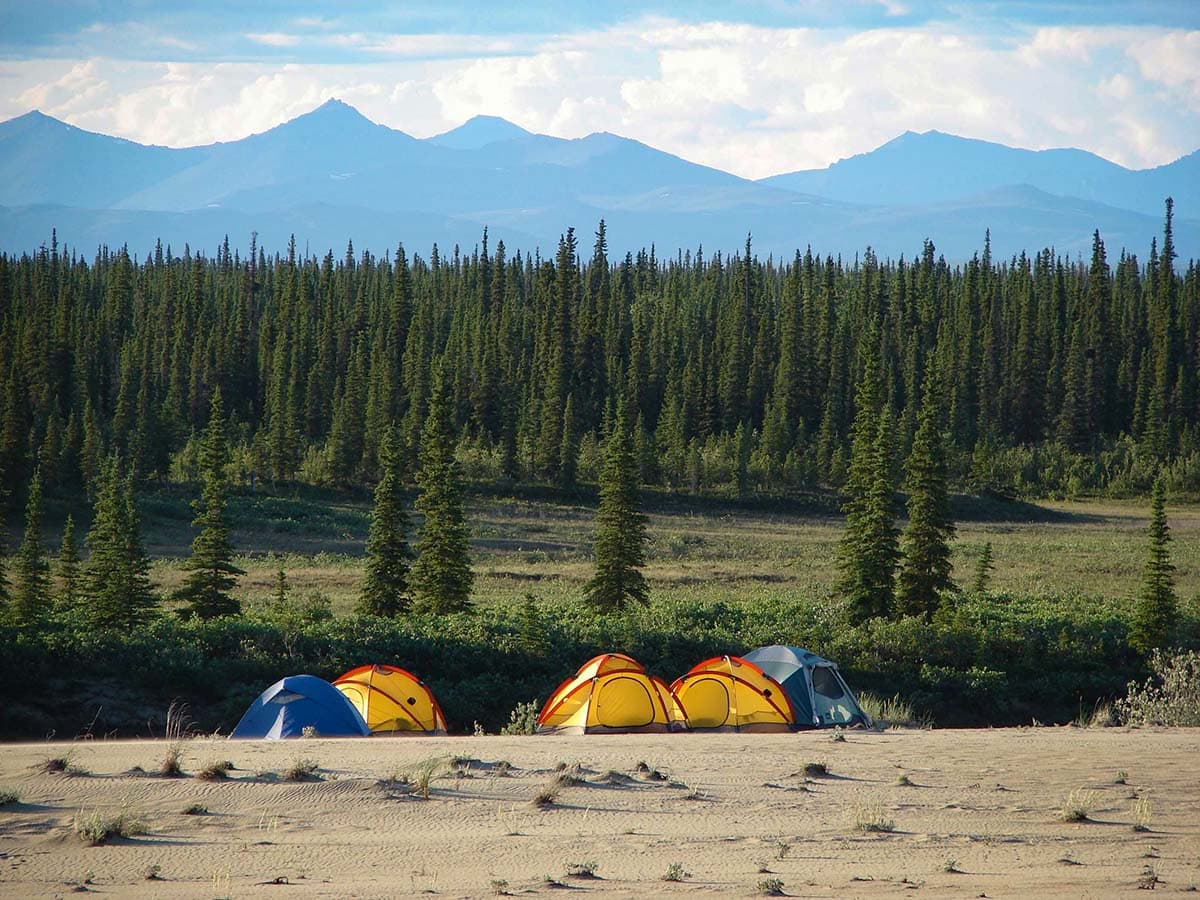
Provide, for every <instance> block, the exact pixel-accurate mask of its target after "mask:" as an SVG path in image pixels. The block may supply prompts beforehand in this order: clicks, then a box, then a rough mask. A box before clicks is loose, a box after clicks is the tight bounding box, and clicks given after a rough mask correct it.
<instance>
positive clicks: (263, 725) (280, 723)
mask: <svg viewBox="0 0 1200 900" xmlns="http://www.w3.org/2000/svg"><path fill="white" fill-rule="evenodd" d="M307 729H311V730H312V732H313V733H315V734H316V735H317V736H319V737H365V736H367V735H369V734H370V733H371V732H370V731H369V730H368V729H367V723H366V722H364V721H363V717H362V716H360V715H359V713H358V710H357V709H355V708H354V706H353V705H352V704H351V703H350V701H349V700H347V699H346V698H345V696H343V695H342V693H341V691H339V690H338V689H337V688H335V687H334V686H333V685H332V684H330V683H329V682H328V681H325V680H324V679H321V678H317V677H316V676H315V675H289V676H287V677H286V678H281V679H279V681H277V682H275V683H274V684H273V685H271V686H270V687H269V688H267V689H266V690H265V691H263V692H262V693H261V694H259V696H258V699H257V700H255V701H254V702H253V703H251V704H250V708H249V709H247V710H246V713H245V715H243V716H242V718H241V721H240V722H238V723H237V727H236V728H234V729H233V733H232V734H231V735H229V736H230V737H231V738H246V739H254V738H269V739H278V738H298V737H304V736H305V731H306V730H307Z"/></svg>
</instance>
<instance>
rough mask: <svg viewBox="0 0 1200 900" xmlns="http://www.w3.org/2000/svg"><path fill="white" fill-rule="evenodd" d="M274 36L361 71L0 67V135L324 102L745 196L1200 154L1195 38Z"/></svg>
mask: <svg viewBox="0 0 1200 900" xmlns="http://www.w3.org/2000/svg"><path fill="white" fill-rule="evenodd" d="M896 14H897V15H901V14H903V13H902V12H900V11H899V10H897V11H896ZM292 24H294V25H296V26H297V27H300V28H308V29H310V30H309V31H306V32H304V36H303V38H300V37H299V36H294V35H290V34H283V33H276V32H267V33H262V34H254V35H249V37H251V38H252V39H255V40H258V41H259V42H260V43H267V44H270V42H271V41H277V43H276V44H275V46H286V44H285V43H282V42H283V41H287V40H291V39H292V38H293V37H294V38H295V40H297V41H302V43H303V45H304V46H312V45H313V42H324V43H326V44H333V45H337V46H339V47H341V48H342V49H343V51H344V52H347V53H351V54H358V55H359V56H360V57H365V58H367V59H369V60H370V61H369V62H360V63H346V64H338V65H332V64H324V65H318V64H311V63H290V64H286V65H281V64H275V63H270V62H257V63H223V64H216V65H214V64H200V63H183V62H169V61H164V62H160V63H132V62H122V61H116V60H111V59H94V60H84V61H74V62H64V61H60V60H28V61H13V60H8V61H0V76H3V77H4V78H5V83H6V84H7V85H9V86H10V88H11V89H10V90H9V91H6V96H0V118H6V117H8V116H10V115H17V114H20V113H22V112H25V111H26V110H27V109H29V108H32V107H34V106H38V107H41V108H42V109H43V110H44V111H45V112H47V113H49V114H51V115H56V116H59V117H60V118H64V119H67V120H68V121H71V122H73V123H74V124H78V125H80V126H81V127H86V128H91V129H93V130H98V131H105V132H109V133H116V134H119V135H121V136H123V137H129V138H132V139H135V140H140V141H145V142H153V143H165V144H170V145H175V146H179V145H186V144H195V143H205V142H209V141H213V140H231V139H235V138H239V137H243V136H245V135H246V134H249V133H251V132H256V131H262V130H264V129H266V128H270V127H272V126H273V125H276V124H278V123H279V122H282V121H284V120H286V119H288V118H291V117H294V116H295V115H298V114H300V113H303V112H306V111H307V110H309V109H311V108H312V107H314V106H316V105H318V104H319V103H321V102H323V101H324V100H326V99H328V98H329V97H334V96H336V97H341V98H342V99H344V100H346V101H347V102H350V103H353V104H354V105H356V106H357V107H358V108H359V109H360V110H361V111H362V112H363V113H364V114H365V115H367V116H368V117H370V118H372V119H374V120H375V121H379V122H382V123H384V124H387V125H390V126H392V127H395V128H400V129H403V130H405V131H407V132H409V133H411V134H414V135H417V136H426V135H430V134H434V133H437V132H440V131H444V130H445V129H447V128H450V127H453V126H455V125H457V124H459V123H460V122H462V121H463V120H465V119H467V118H469V117H470V116H472V115H476V114H480V113H484V114H490V115H498V116H503V117H505V118H508V119H511V120H512V121H514V122H516V123H517V124H519V125H521V126H523V127H525V128H529V129H532V130H536V131H544V132H547V133H551V134H557V135H559V136H562V137H579V136H582V135H584V134H587V133H589V132H592V131H613V132H617V133H620V134H624V135H626V136H628V137H632V138H636V139H637V140H640V141H643V142H645V143H647V144H650V145H652V146H655V147H659V148H661V149H664V150H667V151H669V152H672V153H676V154H678V155H680V156H683V157H685V158H688V159H691V160H694V161H696V162H700V163H704V164H707V165H713V166H718V167H720V168H724V169H728V170H730V171H734V172H737V173H739V174H743V175H747V176H752V177H760V176H763V175H767V174H772V173H775V172H782V171H790V170H793V169H800V168H813V167H820V166H825V165H828V164H829V163H831V162H833V161H835V160H837V159H839V158H844V157H847V156H851V155H853V154H855V153H861V152H864V151H867V150H870V149H872V148H873V147H876V146H878V145H879V144H882V143H884V142H885V141H887V140H890V139H891V138H893V137H895V136H896V135H897V134H899V133H900V132H903V131H905V130H914V131H924V130H927V129H938V130H941V131H948V132H953V133H958V134H964V135H967V136H971V137H978V138H983V139H986V140H995V141H1001V142H1004V143H1009V144H1014V145H1019V146H1026V147H1031V148H1034V149H1041V148H1046V147H1055V146H1067V145H1071V146H1078V147H1083V148H1084V149H1089V150H1092V151H1094V152H1097V153H1100V154H1101V155H1104V156H1106V157H1108V158H1110V159H1113V160H1114V161H1116V162H1120V163H1123V164H1126V165H1131V166H1137V167H1142V166H1150V165H1159V164H1162V163H1165V162H1169V161H1170V160H1172V159H1174V158H1176V157H1177V156H1179V155H1181V154H1183V153H1186V152H1190V151H1191V150H1194V149H1196V145H1197V143H1198V141H1197V136H1198V135H1200V32H1197V31H1190V32H1189V31H1171V30H1167V29H1162V28H1146V27H1138V28H1134V27H1128V28H1117V27H1112V26H1106V27H1097V28H1082V29H1064V28H1039V29H1031V30H1028V31H1025V32H1020V33H1017V34H1015V35H1014V36H1012V37H1011V38H1006V39H1003V40H998V39H997V38H996V37H994V36H992V35H988V34H983V33H974V32H970V31H967V30H964V29H962V28H960V29H958V30H948V29H947V28H946V27H945V26H944V25H934V26H929V27H912V28H908V27H895V28H877V29H873V30H869V31H862V32H857V33H852V32H846V31H828V30H816V29H805V28H794V29H768V28H759V27H754V26H750V25H730V24H726V23H721V22H711V23H703V24H698V25H690V24H682V23H679V22H674V21H670V20H666V19H662V18H650V17H647V18H644V19H641V20H637V21H633V22H626V23H622V24H620V25H616V26H614V27H612V28H609V29H604V30H597V31H591V32H586V33H574V34H566V35H559V36H552V37H536V36H529V35H516V36H506V37H486V36H478V35H475V36H472V35H467V36H464V35H438V34H433V35H407V36H396V35H376V34H366V33H355V32H349V31H344V30H343V31H338V30H335V29H334V28H333V25H334V23H333V22H332V21H330V20H320V21H318V20H314V19H309V20H304V21H303V22H301V21H294V22H293V23H292Z"/></svg>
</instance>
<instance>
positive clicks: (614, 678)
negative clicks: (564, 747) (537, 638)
mask: <svg viewBox="0 0 1200 900" xmlns="http://www.w3.org/2000/svg"><path fill="white" fill-rule="evenodd" d="M686 727H687V717H686V715H685V714H684V712H683V709H682V707H680V706H678V705H677V704H676V703H675V702H674V698H672V697H671V689H670V688H668V687H667V685H666V682H664V681H663V680H662V679H661V678H656V677H654V676H653V675H647V674H646V670H645V669H644V668H642V666H641V664H640V663H638V662H637V661H636V660H634V659H632V658H631V657H628V656H626V655H625V654H624V653H604V654H601V655H600V656H596V657H593V658H592V659H589V660H588V661H587V662H586V663H584V664H583V665H582V666H581V667H580V669H579V671H578V672H576V673H575V675H574V676H573V677H571V678H568V679H567V680H566V681H564V682H563V683H562V684H561V685H559V687H558V690H556V691H555V692H554V693H553V694H552V695H551V697H550V699H549V700H547V701H546V705H545V706H543V707H542V711H541V714H540V715H538V720H537V730H538V732H539V733H553V734H597V733H601V734H603V733H606V732H607V733H623V732H630V731H680V730H683V729H684V728H686Z"/></svg>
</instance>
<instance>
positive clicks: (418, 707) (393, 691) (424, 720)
mask: <svg viewBox="0 0 1200 900" xmlns="http://www.w3.org/2000/svg"><path fill="white" fill-rule="evenodd" d="M333 686H334V687H335V688H337V689H338V690H339V691H341V692H342V693H343V694H345V695H346V699H347V700H349V701H350V703H351V704H352V705H353V706H354V707H355V708H356V709H357V710H358V711H359V712H360V713H361V714H362V717H363V718H364V719H365V720H366V722H367V727H368V728H370V729H371V733H372V734H398V733H415V734H445V733H446V717H445V716H443V715H442V709H441V707H440V706H438V702H437V700H436V699H434V696H433V692H432V691H431V690H429V688H427V687H426V686H425V685H424V683H422V682H421V680H420V679H418V678H417V677H416V676H415V675H413V674H412V673H411V672H406V671H405V670H404V669H398V668H396V667H395V666H383V665H373V666H359V667H358V668H357V669H351V670H350V671H349V672H347V673H346V674H345V675H343V676H341V677H340V678H338V679H337V680H336V681H335V682H334V683H333Z"/></svg>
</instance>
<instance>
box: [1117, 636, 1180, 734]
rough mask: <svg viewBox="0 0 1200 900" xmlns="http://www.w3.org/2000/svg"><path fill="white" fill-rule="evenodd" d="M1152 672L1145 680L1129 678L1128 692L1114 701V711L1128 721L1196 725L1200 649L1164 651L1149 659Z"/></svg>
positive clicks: (1128, 722) (1122, 719)
mask: <svg viewBox="0 0 1200 900" xmlns="http://www.w3.org/2000/svg"><path fill="white" fill-rule="evenodd" d="M1150 668H1151V669H1152V670H1153V671H1154V674H1153V675H1152V676H1151V677H1150V678H1148V679H1146V681H1145V682H1142V683H1140V684H1139V683H1136V682H1130V684H1129V692H1128V694H1127V695H1126V696H1125V698H1124V699H1122V700H1118V701H1117V704H1116V708H1117V715H1118V716H1119V717H1120V719H1121V721H1122V722H1125V723H1126V724H1129V725H1175V726H1181V725H1182V726H1193V727H1194V726H1200V652H1197V651H1195V650H1191V651H1187V652H1179V653H1164V652H1162V651H1161V650H1155V651H1154V654H1153V656H1152V657H1151V660H1150Z"/></svg>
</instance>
